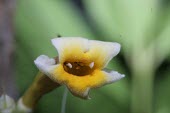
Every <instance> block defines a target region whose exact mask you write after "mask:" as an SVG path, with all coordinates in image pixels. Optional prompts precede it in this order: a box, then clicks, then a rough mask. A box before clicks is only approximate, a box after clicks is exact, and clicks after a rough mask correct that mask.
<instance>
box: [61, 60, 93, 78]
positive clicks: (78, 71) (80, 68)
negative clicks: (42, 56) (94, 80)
mask: <svg viewBox="0 0 170 113" xmlns="http://www.w3.org/2000/svg"><path fill="white" fill-rule="evenodd" d="M63 68H64V70H65V71H66V72H67V73H69V74H72V75H75V76H85V75H90V74H91V73H93V71H94V69H95V68H94V62H91V63H89V64H86V63H83V62H68V61H66V62H64V63H63Z"/></svg>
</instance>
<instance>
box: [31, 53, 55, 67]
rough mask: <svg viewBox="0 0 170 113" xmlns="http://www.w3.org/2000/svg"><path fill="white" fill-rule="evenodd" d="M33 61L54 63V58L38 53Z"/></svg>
mask: <svg viewBox="0 0 170 113" xmlns="http://www.w3.org/2000/svg"><path fill="white" fill-rule="evenodd" d="M34 63H35V64H36V65H39V64H40V65H54V64H55V60H54V59H52V58H49V57H48V56H46V55H40V56H39V57H38V58H37V59H36V60H34Z"/></svg>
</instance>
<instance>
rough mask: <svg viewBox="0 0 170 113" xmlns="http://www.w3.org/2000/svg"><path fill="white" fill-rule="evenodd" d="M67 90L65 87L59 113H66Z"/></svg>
mask: <svg viewBox="0 0 170 113" xmlns="http://www.w3.org/2000/svg"><path fill="white" fill-rule="evenodd" d="M67 95H68V89H67V87H65V90H64V94H63V99H62V103H61V113H66V102H67Z"/></svg>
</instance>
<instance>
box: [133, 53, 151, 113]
mask: <svg viewBox="0 0 170 113" xmlns="http://www.w3.org/2000/svg"><path fill="white" fill-rule="evenodd" d="M148 57H149V56H148ZM152 61H153V60H152V59H150V58H147V57H143V58H141V59H140V58H135V59H134V61H133V68H132V74H133V76H132V77H133V78H132V106H131V107H132V113H152V112H153V111H152V107H153V106H152V105H153V101H152V97H153V80H154V69H153V62H152Z"/></svg>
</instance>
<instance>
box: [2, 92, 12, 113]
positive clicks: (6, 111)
mask: <svg viewBox="0 0 170 113" xmlns="http://www.w3.org/2000/svg"><path fill="white" fill-rule="evenodd" d="M14 110H15V101H14V100H13V99H12V98H11V97H10V96H8V95H6V94H3V95H1V97H0V113H12V112H13V111H14Z"/></svg>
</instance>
